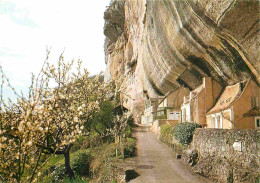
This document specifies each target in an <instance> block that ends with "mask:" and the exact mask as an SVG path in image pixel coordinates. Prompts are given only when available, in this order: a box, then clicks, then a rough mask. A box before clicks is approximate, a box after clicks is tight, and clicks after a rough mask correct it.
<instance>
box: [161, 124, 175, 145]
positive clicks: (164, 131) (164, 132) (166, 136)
mask: <svg viewBox="0 0 260 183" xmlns="http://www.w3.org/2000/svg"><path fill="white" fill-rule="evenodd" d="M160 128H161V131H160V139H161V141H163V142H165V143H168V144H170V143H172V138H173V130H172V129H173V128H172V126H171V125H166V124H165V125H162V126H161V127H160Z"/></svg>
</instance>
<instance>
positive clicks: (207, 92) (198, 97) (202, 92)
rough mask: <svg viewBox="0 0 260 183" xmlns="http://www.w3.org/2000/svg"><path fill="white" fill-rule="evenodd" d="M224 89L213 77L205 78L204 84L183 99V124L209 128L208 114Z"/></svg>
mask: <svg viewBox="0 0 260 183" xmlns="http://www.w3.org/2000/svg"><path fill="white" fill-rule="evenodd" d="M222 89H223V87H222V86H221V85H220V84H219V83H218V82H217V81H215V80H212V78H211V77H204V78H203V81H202V84H201V85H200V86H199V87H197V88H196V89H195V90H192V91H191V92H189V95H187V96H185V97H184V99H183V104H182V105H181V114H182V116H181V122H193V123H198V124H200V125H202V126H203V127H207V122H206V113H207V111H208V110H209V109H210V108H212V106H213V104H214V103H215V102H216V100H217V98H218V97H219V95H220V93H221V91H222Z"/></svg>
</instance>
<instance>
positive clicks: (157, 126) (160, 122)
mask: <svg viewBox="0 0 260 183" xmlns="http://www.w3.org/2000/svg"><path fill="white" fill-rule="evenodd" d="M178 122H179V121H178V120H169V119H157V120H155V121H154V122H153V124H152V126H151V127H150V131H151V132H153V133H155V134H160V126H162V125H165V124H167V125H171V126H175V125H176V124H177V123H178Z"/></svg>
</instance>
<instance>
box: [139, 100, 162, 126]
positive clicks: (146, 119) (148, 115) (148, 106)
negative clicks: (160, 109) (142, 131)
mask: <svg viewBox="0 0 260 183" xmlns="http://www.w3.org/2000/svg"><path fill="white" fill-rule="evenodd" d="M157 105H158V98H148V99H146V100H145V107H144V112H143V115H142V116H141V124H143V125H152V123H153V121H154V120H155V115H154V112H155V111H156V108H157Z"/></svg>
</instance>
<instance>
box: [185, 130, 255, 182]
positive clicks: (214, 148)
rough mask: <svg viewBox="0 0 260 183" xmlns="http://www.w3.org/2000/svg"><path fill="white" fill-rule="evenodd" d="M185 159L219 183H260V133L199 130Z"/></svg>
mask: <svg viewBox="0 0 260 183" xmlns="http://www.w3.org/2000/svg"><path fill="white" fill-rule="evenodd" d="M183 158H184V160H185V161H186V162H187V163H190V164H191V165H192V166H194V167H193V170H194V171H195V172H196V173H199V174H201V175H203V176H206V177H211V178H213V179H216V180H217V181H219V182H227V183H231V182H234V183H235V182H248V183H249V182H250V183H251V182H257V183H258V181H259V176H260V174H259V172H260V168H259V165H260V130H224V129H196V131H195V133H194V135H193V141H192V143H191V145H190V148H189V149H188V150H186V151H184V153H183ZM194 158H195V159H194ZM257 177H258V179H257Z"/></svg>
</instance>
